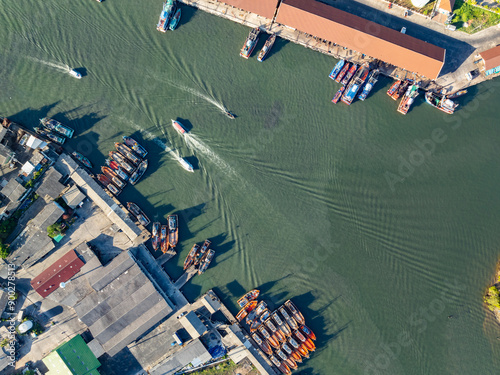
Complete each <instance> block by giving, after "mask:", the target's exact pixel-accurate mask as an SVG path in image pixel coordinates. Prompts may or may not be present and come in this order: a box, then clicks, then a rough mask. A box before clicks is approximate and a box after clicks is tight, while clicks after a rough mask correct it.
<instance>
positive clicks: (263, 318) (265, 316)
mask: <svg viewBox="0 0 500 375" xmlns="http://www.w3.org/2000/svg"><path fill="white" fill-rule="evenodd" d="M270 316H271V312H270V311H269V309H264V311H262V314H261V315H260V316H259V320H260V321H261V322H262V323H264V322H265V321H266V320H267V319H269V317H270Z"/></svg>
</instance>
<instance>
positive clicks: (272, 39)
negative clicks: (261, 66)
mask: <svg viewBox="0 0 500 375" xmlns="http://www.w3.org/2000/svg"><path fill="white" fill-rule="evenodd" d="M275 41H276V34H274V33H273V34H271V35H270V36H269V38H267V40H266V43H265V44H264V47H262V49H261V50H260V52H259V56H258V57H257V60H258V61H260V62H262V61H264V59H265V58H266V57H267V55H268V53H269V51H271V48H273V44H274V42H275Z"/></svg>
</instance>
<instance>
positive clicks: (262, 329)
mask: <svg viewBox="0 0 500 375" xmlns="http://www.w3.org/2000/svg"><path fill="white" fill-rule="evenodd" d="M259 332H260V334H261V335H262V337H264V338H265V339H266V340H267V342H268V343H269V344H270V345H271V346H272V347H273V348H275V349H279V347H280V343H279V342H278V340H277V339H276V338H274V337H273V336H271V335H270V334H269V332H268V330H267V329H266V327H264V326H263V325H262V326H260V327H259Z"/></svg>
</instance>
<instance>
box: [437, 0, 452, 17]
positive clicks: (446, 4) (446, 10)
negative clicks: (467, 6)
mask: <svg viewBox="0 0 500 375" xmlns="http://www.w3.org/2000/svg"><path fill="white" fill-rule="evenodd" d="M454 6H455V0H440V1H439V5H438V7H437V10H438V12H439V13H442V14H446V15H450V14H452V13H453V7H454Z"/></svg>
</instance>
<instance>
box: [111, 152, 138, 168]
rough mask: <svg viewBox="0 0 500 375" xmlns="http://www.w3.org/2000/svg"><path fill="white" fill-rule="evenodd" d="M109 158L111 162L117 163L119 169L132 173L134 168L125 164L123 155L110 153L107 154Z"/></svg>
mask: <svg viewBox="0 0 500 375" xmlns="http://www.w3.org/2000/svg"><path fill="white" fill-rule="evenodd" d="M109 157H110V158H111V159H112V160H114V161H116V162H117V163H118V165H119V166H120V167H122V168H123V169H125V171H126V172H127V173H133V172H134V170H135V168H134V167H132V166H131V165H130V164H129V163H127V162H126V161H125V158H124V157H123V155H122V154H120V153H119V152H117V151H110V152H109Z"/></svg>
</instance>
